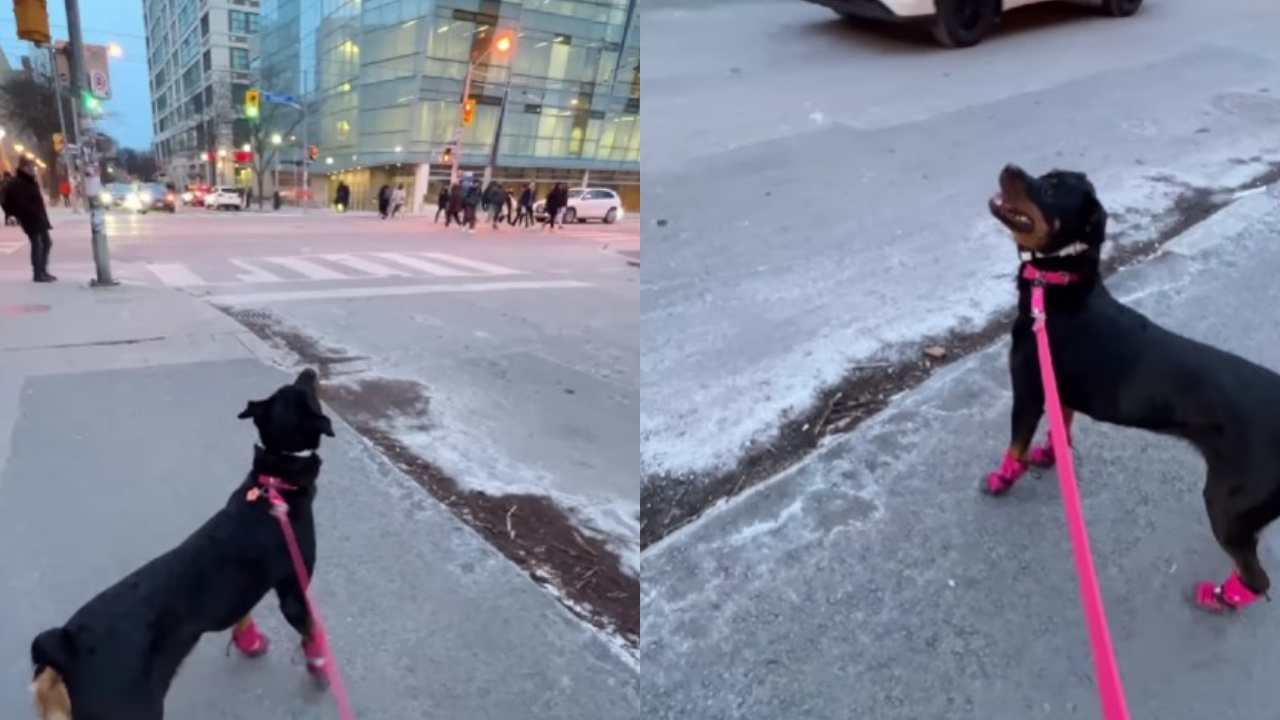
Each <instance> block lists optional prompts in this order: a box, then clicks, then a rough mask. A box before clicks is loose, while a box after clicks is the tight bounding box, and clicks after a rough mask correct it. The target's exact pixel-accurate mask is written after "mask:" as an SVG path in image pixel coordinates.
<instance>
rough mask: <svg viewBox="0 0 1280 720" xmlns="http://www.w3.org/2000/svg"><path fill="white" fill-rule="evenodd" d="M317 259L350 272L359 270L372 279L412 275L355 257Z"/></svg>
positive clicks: (333, 256)
mask: <svg viewBox="0 0 1280 720" xmlns="http://www.w3.org/2000/svg"><path fill="white" fill-rule="evenodd" d="M318 257H322V258H324V259H325V260H328V261H329V262H331V263H335V264H338V265H344V266H346V267H349V268H351V269H352V270H359V271H360V272H362V273H366V274H368V275H371V276H373V277H409V276H410V275H411V274H412V273H408V272H405V271H404V270H399V269H397V268H393V267H388V266H386V265H379V264H378V263H376V262H373V261H371V260H365V259H364V258H358V257H356V256H355V255H320V256H318Z"/></svg>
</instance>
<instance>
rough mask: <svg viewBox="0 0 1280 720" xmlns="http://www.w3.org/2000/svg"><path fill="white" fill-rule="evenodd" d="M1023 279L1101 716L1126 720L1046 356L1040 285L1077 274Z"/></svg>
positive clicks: (1034, 274) (1033, 272)
mask: <svg viewBox="0 0 1280 720" xmlns="http://www.w3.org/2000/svg"><path fill="white" fill-rule="evenodd" d="M1022 277H1024V278H1026V279H1028V280H1031V281H1032V282H1033V283H1034V284H1033V285H1032V286H1031V315H1032V317H1033V318H1035V333H1036V343H1037V346H1038V349H1039V355H1040V378H1041V380H1042V381H1043V383H1044V397H1045V407H1046V408H1047V409H1048V411H1049V431H1050V432H1049V438H1050V440H1051V441H1052V442H1053V452H1054V457H1055V460H1056V464H1057V468H1058V483H1059V485H1061V487H1062V507H1063V510H1065V511H1066V516H1067V530H1068V532H1069V533H1070V534H1071V547H1072V550H1074V551H1075V559H1076V574H1077V575H1078V576H1079V579H1080V604H1081V605H1082V606H1083V607H1084V619H1085V624H1086V625H1087V626H1088V628H1089V644H1090V645H1092V646H1093V669H1094V674H1095V675H1096V676H1097V679H1098V680H1097V681H1098V696H1099V699H1100V701H1101V703H1102V716H1103V718H1105V720H1129V708H1128V706H1127V705H1126V704H1125V699H1124V686H1123V685H1122V684H1121V682H1120V668H1119V666H1118V665H1117V664H1116V653H1115V648H1114V647H1113V646H1112V644H1111V631H1110V630H1108V629H1107V613H1106V610H1105V609H1104V608H1103V606H1102V590H1101V589H1100V588H1099V587H1098V574H1097V572H1095V571H1094V569H1093V551H1092V550H1090V549H1089V531H1088V529H1087V528H1086V527H1085V522H1084V508H1083V507H1081V504H1080V488H1079V486H1078V485H1077V483H1076V468H1075V464H1074V463H1073V462H1072V459H1071V444H1070V443H1069V442H1068V441H1067V423H1066V419H1065V418H1064V417H1063V416H1062V404H1061V402H1060V401H1059V399H1058V381H1057V378H1056V376H1055V375H1054V374H1053V356H1052V355H1050V354H1049V331H1048V329H1047V328H1046V327H1045V312H1044V286H1045V285H1046V284H1049V285H1066V284H1068V283H1070V282H1071V281H1072V280H1075V276H1074V275H1071V274H1069V273H1063V272H1045V271H1042V270H1037V269H1035V268H1033V267H1031V266H1030V265H1027V266H1025V267H1024V269H1023V271H1022Z"/></svg>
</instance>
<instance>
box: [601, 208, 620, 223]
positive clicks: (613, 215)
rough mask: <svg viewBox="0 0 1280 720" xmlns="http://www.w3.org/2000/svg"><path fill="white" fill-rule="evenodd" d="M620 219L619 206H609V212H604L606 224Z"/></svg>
mask: <svg viewBox="0 0 1280 720" xmlns="http://www.w3.org/2000/svg"><path fill="white" fill-rule="evenodd" d="M617 221H618V208H609V212H607V213H605V214H604V224H605V225H612V224H614V223H615V222H617Z"/></svg>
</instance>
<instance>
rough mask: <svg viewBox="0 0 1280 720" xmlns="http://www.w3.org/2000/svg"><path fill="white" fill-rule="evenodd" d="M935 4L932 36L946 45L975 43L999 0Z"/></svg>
mask: <svg viewBox="0 0 1280 720" xmlns="http://www.w3.org/2000/svg"><path fill="white" fill-rule="evenodd" d="M1121 1H1122V2H1123V1H1124V0H1121ZM937 8H938V10H937V16H936V17H935V18H934V20H933V27H932V30H933V37H934V39H936V40H937V41H938V44H940V45H942V46H943V47H947V48H967V47H973V46H974V45H977V44H978V43H980V42H982V40H983V39H984V38H986V37H987V35H989V34H990V33H991V30H992V28H994V27H995V26H996V22H997V21H999V19H1000V0H937Z"/></svg>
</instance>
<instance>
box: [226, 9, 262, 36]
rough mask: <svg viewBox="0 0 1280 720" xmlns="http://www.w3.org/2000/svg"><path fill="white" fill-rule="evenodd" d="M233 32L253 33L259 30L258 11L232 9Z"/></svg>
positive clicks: (237, 33)
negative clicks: (249, 11)
mask: <svg viewBox="0 0 1280 720" xmlns="http://www.w3.org/2000/svg"><path fill="white" fill-rule="evenodd" d="M230 12H231V32H232V33H234V34H236V35H252V34H253V33H256V32H258V16H257V14H256V13H247V12H241V11H239V10H231V11H230Z"/></svg>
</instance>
